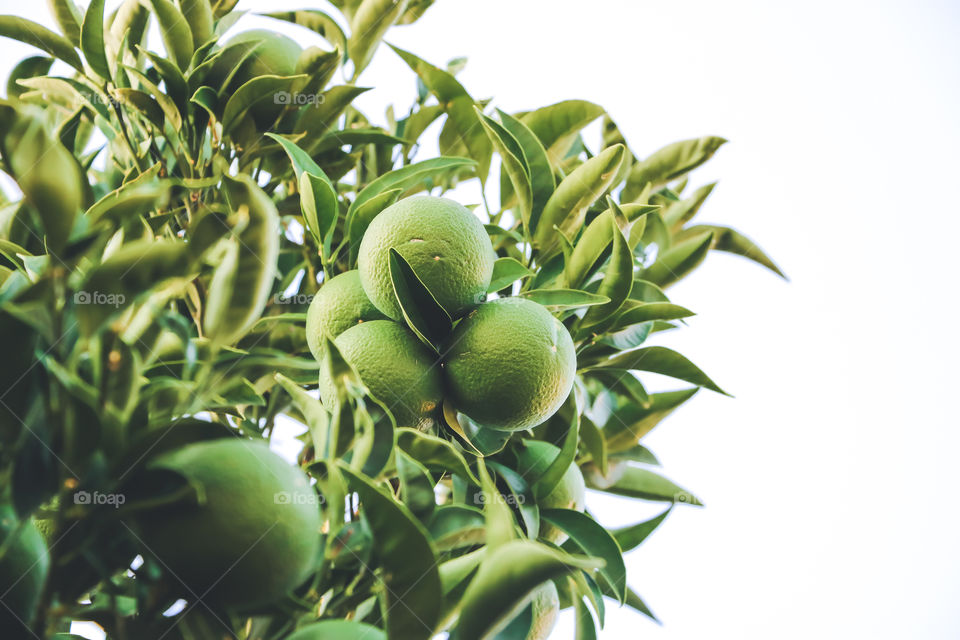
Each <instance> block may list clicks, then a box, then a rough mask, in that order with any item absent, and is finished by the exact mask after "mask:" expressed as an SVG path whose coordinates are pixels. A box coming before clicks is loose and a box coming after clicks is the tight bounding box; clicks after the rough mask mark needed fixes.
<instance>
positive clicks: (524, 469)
mask: <svg viewBox="0 0 960 640" xmlns="http://www.w3.org/2000/svg"><path fill="white" fill-rule="evenodd" d="M559 453H560V449H559V448H557V447H555V446H554V445H552V444H550V443H549V442H543V441H542V440H525V441H524V447H523V449H521V450H520V452H519V453H518V454H517V462H518V465H517V471H519V472H520V474H521V475H522V476H524V477H529V478H539V477H540V476H541V475H543V472H544V471H546V470H547V467H549V466H550V463H552V462H553V460H554V458H556V457H557V455H558V454H559ZM585 498H586V484H585V483H584V480H583V474H582V473H581V472H580V467H578V466H577V465H576V464H571V465H570V466H569V467H567V470H566V471H565V472H564V473H563V477H561V478H560V482H558V483H557V484H556V486H555V487H554V488H553V490H551V491H550V493H548V494H547V495H546V497H544V498H543V499H542V500H540V501H539V503H538V506H539V507H540V508H541V509H574V510H576V511H583V509H584V506H585ZM540 537H541V538H545V539H547V540H549V541H550V542H553V543H554V544H560V543H562V542H563V541H564V540H566V539H567V534H565V533H564V532H563V531H561V530H559V529H557V528H556V527H554V526H553V525H551V524H548V523H546V522H542V521H541V522H540Z"/></svg>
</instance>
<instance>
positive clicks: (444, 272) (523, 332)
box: [307, 196, 576, 431]
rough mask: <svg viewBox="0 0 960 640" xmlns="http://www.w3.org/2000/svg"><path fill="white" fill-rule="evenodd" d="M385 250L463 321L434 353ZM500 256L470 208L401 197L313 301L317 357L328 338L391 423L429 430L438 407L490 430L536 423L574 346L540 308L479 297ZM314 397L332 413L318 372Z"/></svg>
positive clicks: (311, 327) (560, 386) (555, 395)
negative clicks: (408, 316) (405, 303)
mask: <svg viewBox="0 0 960 640" xmlns="http://www.w3.org/2000/svg"><path fill="white" fill-rule="evenodd" d="M391 250H395V251H396V252H397V253H398V254H399V255H400V256H402V258H403V259H404V260H406V262H407V263H408V264H409V265H410V267H411V268H412V269H413V271H414V273H415V274H416V276H417V277H418V278H419V279H420V281H421V282H423V284H424V286H425V287H426V288H427V290H428V291H429V292H430V293H431V294H432V295H433V297H434V298H435V300H436V302H437V303H438V304H439V305H440V306H441V307H442V308H443V309H444V310H445V311H446V312H447V313H448V314H449V315H450V317H451V318H452V319H453V320H457V319H459V322H457V324H456V325H454V327H453V330H452V332H451V333H450V335H449V336H448V337H447V338H446V340H444V341H443V344H442V346H441V348H440V350H439V353H437V352H436V351H434V350H433V349H431V348H430V347H429V346H428V345H426V344H424V343H423V342H422V341H421V340H420V339H418V337H417V336H416V335H415V334H414V333H413V332H412V331H410V330H409V329H408V328H407V327H406V325H405V324H404V310H403V309H402V307H401V305H400V303H399V302H398V300H397V295H396V293H395V290H394V285H393V281H392V278H391V266H390V265H391V263H390V251H391ZM496 258H497V256H496V254H495V253H494V251H493V247H492V246H491V244H490V240H489V237H488V236H487V232H486V230H485V229H484V228H483V225H482V224H480V221H479V220H478V219H477V218H476V217H475V216H474V215H473V214H472V213H471V212H470V210H468V209H467V208H466V207H464V206H462V205H460V204H458V203H456V202H454V201H452V200H448V199H445V198H436V197H426V196H423V197H413V198H407V199H404V200H401V201H399V202H397V203H396V204H394V205H392V206H390V207H388V208H387V209H385V210H384V211H383V212H381V213H380V214H379V215H378V216H377V217H376V218H374V220H373V221H372V222H371V224H370V226H369V228H368V229H367V231H366V233H365V234H364V236H363V240H362V242H361V243H360V249H359V254H358V260H357V267H358V268H357V270H354V271H348V272H346V273H341V274H340V275H337V276H335V277H333V278H331V279H330V281H329V282H327V283H326V284H325V285H324V286H322V287H321V288H320V291H319V293H318V294H317V295H316V297H314V299H313V301H312V303H311V305H310V308H309V310H308V313H307V339H308V341H309V343H310V348H311V351H312V352H313V354H314V356H316V357H317V358H320V359H322V358H323V349H322V345H323V340H324V339H330V340H332V341H333V342H334V344H335V345H336V347H337V349H339V350H340V352H341V354H342V355H343V357H344V359H345V360H346V361H347V362H348V363H349V364H350V365H351V366H352V367H353V368H354V369H355V370H356V371H357V374H358V375H359V376H360V378H361V380H362V381H363V383H364V385H365V386H366V387H367V388H368V389H369V391H370V393H371V394H372V395H373V396H374V397H375V398H377V399H378V400H379V401H380V402H381V403H383V404H384V405H385V406H386V407H387V408H388V409H389V410H390V412H391V413H392V414H393V416H394V418H395V419H396V422H397V425H398V426H407V427H419V428H429V427H430V426H431V425H432V424H433V423H434V422H435V421H436V416H437V412H438V410H439V409H440V407H441V405H442V403H443V402H445V401H446V402H449V403H450V404H451V406H452V407H454V408H455V409H456V410H457V411H460V412H461V413H463V414H465V415H466V416H467V417H469V418H470V419H471V420H473V421H474V422H476V423H477V424H479V425H482V426H484V427H487V428H491V429H498V430H502V431H519V430H523V429H529V428H531V427H534V426H536V425H538V424H541V423H542V422H544V421H545V420H546V419H547V418H549V417H550V416H552V415H553V414H554V413H555V412H556V411H557V409H558V408H559V407H560V405H561V404H563V402H564V400H566V398H567V396H568V395H569V394H570V390H571V388H572V387H573V382H574V377H575V374H576V355H575V353H574V346H573V340H572V339H571V338H570V334H569V333H568V332H567V329H566V328H565V327H564V326H563V324H562V323H560V321H559V320H557V319H556V318H555V317H554V316H553V315H551V314H550V312H549V311H547V310H546V309H545V308H544V307H543V306H541V305H539V304H537V303H536V302H533V301H530V300H527V299H524V298H499V299H496V300H491V301H488V302H484V299H485V297H486V294H487V289H488V287H489V286H490V279H491V275H492V273H493V263H494V261H495V260H496ZM322 370H323V369H322ZM320 393H321V399H322V401H323V403H324V405H326V406H327V407H328V408H329V407H332V405H333V403H334V402H335V401H336V389H335V387H334V386H333V383H332V381H331V380H329V379H328V378H327V377H325V376H324V374H322V373H321V380H320Z"/></svg>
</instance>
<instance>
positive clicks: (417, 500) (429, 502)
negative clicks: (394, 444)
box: [396, 451, 437, 522]
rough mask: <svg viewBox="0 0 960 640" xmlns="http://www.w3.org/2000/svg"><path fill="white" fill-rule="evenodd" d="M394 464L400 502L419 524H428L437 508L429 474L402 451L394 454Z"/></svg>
mask: <svg viewBox="0 0 960 640" xmlns="http://www.w3.org/2000/svg"><path fill="white" fill-rule="evenodd" d="M396 462H397V478H398V479H399V481H400V499H401V501H402V502H403V504H404V505H406V507H407V508H408V509H409V510H410V512H411V513H412V514H413V515H414V516H416V517H417V518H418V519H419V520H420V521H421V522H429V520H430V518H431V516H432V515H433V511H434V509H435V508H436V506H437V504H436V496H435V495H434V491H433V488H434V481H433V478H431V477H430V472H429V471H427V468H426V467H424V466H423V465H422V464H420V462H419V461H417V460H415V459H414V458H411V457H410V456H409V455H407V454H406V453H404V452H403V451H398V452H397V453H396Z"/></svg>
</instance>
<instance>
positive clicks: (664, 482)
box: [587, 463, 703, 507]
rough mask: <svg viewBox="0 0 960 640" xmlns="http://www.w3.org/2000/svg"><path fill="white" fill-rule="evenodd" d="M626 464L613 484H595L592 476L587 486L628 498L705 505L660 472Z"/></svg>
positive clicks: (588, 478) (588, 479)
mask: <svg viewBox="0 0 960 640" xmlns="http://www.w3.org/2000/svg"><path fill="white" fill-rule="evenodd" d="M624 465H625V466H624V468H623V469H622V472H621V473H618V474H617V476H618V477H617V478H616V480H615V481H614V482H613V484H610V485H607V486H603V485H599V486H598V485H594V484H593V483H592V482H591V477H587V486H590V487H592V488H595V489H599V490H601V491H606V492H607V493H612V494H615V495H619V496H626V497H628V498H639V499H641V500H652V501H654V502H674V503H677V502H679V503H682V504H690V505H693V506H697V507H700V506H703V503H702V502H700V500H698V499H697V497H696V496H694V495H693V494H692V493H690V492H689V491H687V490H686V489H684V488H682V487H680V486H678V485H676V484H674V483H673V482H672V481H670V480H668V479H666V478H664V477H663V476H661V475H660V474H658V473H654V472H653V471H650V470H649V469H643V468H640V467H635V466H632V465H630V464H629V463H624Z"/></svg>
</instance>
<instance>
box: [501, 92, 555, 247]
mask: <svg viewBox="0 0 960 640" xmlns="http://www.w3.org/2000/svg"><path fill="white" fill-rule="evenodd" d="M497 113H498V114H500V122H501V123H502V124H503V128H504V129H506V130H507V131H508V132H510V134H511V135H512V136H513V137H514V139H516V141H517V144H518V145H519V146H520V151H521V153H522V159H523V163H524V166H526V168H527V175H528V176H529V181H530V199H531V202H530V226H529V230H528V233H529V234H533V232H534V230H535V229H536V227H537V222H538V221H539V219H540V214H541V213H542V212H543V207H544V206H545V205H546V204H547V200H549V199H550V196H551V195H553V190H554V189H555V188H556V186H557V183H556V180H555V179H554V177H553V167H551V166H550V159H549V157H547V151H546V149H544V148H543V143H542V142H540V139H539V138H538V137H537V135H536V134H535V133H534V132H533V131H531V130H530V129H529V128H528V127H527V125H525V124H523V122H521V121H520V120H518V119H516V118H514V117H513V116H511V115H510V114H508V113H504V112H503V111H500V110H499V109H498V110H497ZM503 199H504V198H503V197H502V196H501V202H502V201H503Z"/></svg>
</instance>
